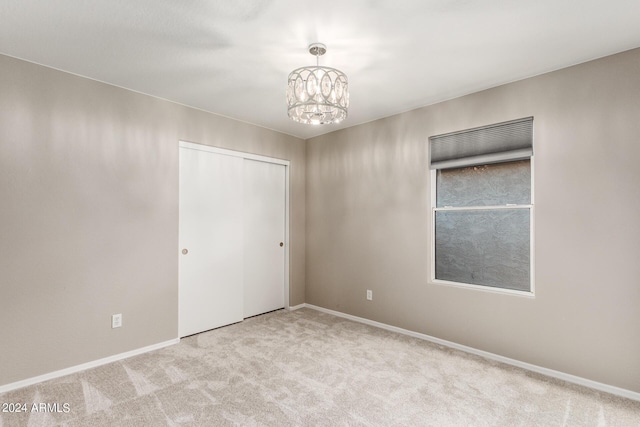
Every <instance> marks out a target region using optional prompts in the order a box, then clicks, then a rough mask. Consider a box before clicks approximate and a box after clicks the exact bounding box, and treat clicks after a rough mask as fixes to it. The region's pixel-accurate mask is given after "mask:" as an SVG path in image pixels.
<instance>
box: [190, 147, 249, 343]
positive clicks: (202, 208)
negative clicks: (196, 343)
mask: <svg viewBox="0 0 640 427" xmlns="http://www.w3.org/2000/svg"><path fill="white" fill-rule="evenodd" d="M179 152H180V172H179V173H180V186H179V187H180V219H179V223H180V231H179V243H180V248H179V250H180V251H181V254H180V255H179V257H180V258H179V259H180V263H179V280H180V284H179V309H180V311H179V322H180V323H179V333H180V336H181V337H184V336H187V335H191V334H195V333H198V332H202V331H206V330H208V329H212V328H217V327H219V326H224V325H228V324H230V323H235V322H239V321H241V320H242V319H243V302H242V301H243V280H244V278H243V275H244V273H243V269H244V257H243V253H244V250H243V246H244V239H243V215H242V212H243V188H242V187H243V182H244V178H243V162H244V159H242V158H239V157H233V156H226V155H221V154H215V153H210V152H205V151H200V150H194V149H190V148H184V147H180V151H179ZM185 251H187V253H186V254H185Z"/></svg>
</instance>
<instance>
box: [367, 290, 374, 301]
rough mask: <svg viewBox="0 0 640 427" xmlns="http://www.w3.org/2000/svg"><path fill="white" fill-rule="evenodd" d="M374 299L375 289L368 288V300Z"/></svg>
mask: <svg viewBox="0 0 640 427" xmlns="http://www.w3.org/2000/svg"><path fill="white" fill-rule="evenodd" d="M372 299H373V291H372V290H371V289H367V300H369V301H371V300H372Z"/></svg>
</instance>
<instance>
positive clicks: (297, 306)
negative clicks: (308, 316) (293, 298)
mask: <svg viewBox="0 0 640 427" xmlns="http://www.w3.org/2000/svg"><path fill="white" fill-rule="evenodd" d="M305 307H307V305H306V304H305V303H302V304H298V305H294V306H292V307H289V308H288V310H289V311H296V310H300V309H301V308H305Z"/></svg>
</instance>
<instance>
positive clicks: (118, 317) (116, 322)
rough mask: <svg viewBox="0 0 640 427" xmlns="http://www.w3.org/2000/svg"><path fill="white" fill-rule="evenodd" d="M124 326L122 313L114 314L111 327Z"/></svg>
mask: <svg viewBox="0 0 640 427" xmlns="http://www.w3.org/2000/svg"><path fill="white" fill-rule="evenodd" d="M121 326H122V314H114V315H113V316H111V329H114V328H119V327H121Z"/></svg>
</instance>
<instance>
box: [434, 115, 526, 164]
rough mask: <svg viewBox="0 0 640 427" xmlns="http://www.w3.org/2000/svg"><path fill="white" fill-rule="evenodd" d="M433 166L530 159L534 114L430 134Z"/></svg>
mask: <svg viewBox="0 0 640 427" xmlns="http://www.w3.org/2000/svg"><path fill="white" fill-rule="evenodd" d="M429 145H430V152H431V164H430V168H431V169H448V168H459V167H465V166H472V165H482V164H489V163H498V162H506V161H512V160H522V159H527V158H529V157H531V156H532V155H533V117H527V118H524V119H518V120H512V121H509V122H504V123H497V124H494V125H489V126H483V127H479V128H475V129H469V130H464V131H459V132H452V133H447V134H444V135H437V136H432V137H431V138H429Z"/></svg>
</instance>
